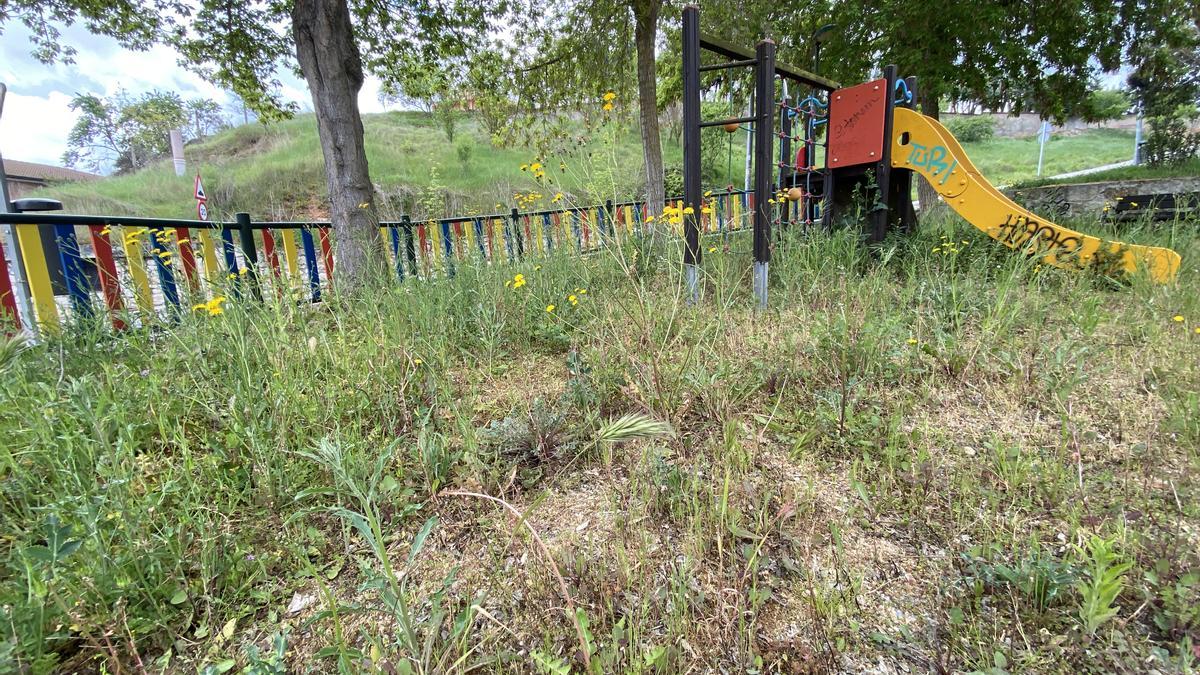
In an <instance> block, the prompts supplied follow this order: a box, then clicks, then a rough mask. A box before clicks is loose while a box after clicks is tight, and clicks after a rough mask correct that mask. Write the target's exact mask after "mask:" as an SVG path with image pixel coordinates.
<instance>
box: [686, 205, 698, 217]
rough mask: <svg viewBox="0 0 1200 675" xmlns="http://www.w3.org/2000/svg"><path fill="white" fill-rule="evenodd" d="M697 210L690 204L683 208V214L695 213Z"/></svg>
mask: <svg viewBox="0 0 1200 675" xmlns="http://www.w3.org/2000/svg"><path fill="white" fill-rule="evenodd" d="M695 212H696V209H693V208H692V207H690V206H688V207H685V208H684V209H683V215H685V216H690V215H692V214H693V213H695Z"/></svg>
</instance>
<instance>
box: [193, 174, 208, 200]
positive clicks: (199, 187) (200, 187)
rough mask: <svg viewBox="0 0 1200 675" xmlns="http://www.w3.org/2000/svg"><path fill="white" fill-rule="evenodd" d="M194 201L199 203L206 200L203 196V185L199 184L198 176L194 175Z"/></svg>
mask: <svg viewBox="0 0 1200 675" xmlns="http://www.w3.org/2000/svg"><path fill="white" fill-rule="evenodd" d="M196 199H199V200H200V201H204V200H206V199H208V197H207V196H205V194H204V184H203V183H201V182H200V174H196Z"/></svg>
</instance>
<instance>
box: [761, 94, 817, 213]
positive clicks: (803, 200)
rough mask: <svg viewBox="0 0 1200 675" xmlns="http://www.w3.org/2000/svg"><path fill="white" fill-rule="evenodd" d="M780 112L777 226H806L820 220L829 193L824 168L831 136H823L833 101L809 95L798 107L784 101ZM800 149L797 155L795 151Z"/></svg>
mask: <svg viewBox="0 0 1200 675" xmlns="http://www.w3.org/2000/svg"><path fill="white" fill-rule="evenodd" d="M775 105H776V107H777V108H778V109H779V131H778V132H777V133H776V135H777V136H778V137H779V139H780V144H779V145H780V148H779V161H778V162H777V168H778V169H779V180H778V183H777V185H778V191H777V192H776V195H775V202H776V204H777V205H779V206H780V208H778V209H776V218H775V221H774V222H775V224H776V225H782V224H783V223H787V222H800V223H803V224H804V225H805V226H809V225H812V224H813V222H814V221H818V222H819V221H820V220H821V216H822V213H823V211H824V203H825V198H826V195H827V193H828V188H829V181H828V179H827V177H828V170H827V169H826V168H824V164H825V161H824V160H825V157H826V156H827V155H828V150H829V134H827V133H821V132H823V131H824V130H825V125H826V124H828V122H829V102H828V100H824V101H823V100H821V99H820V98H817V96H815V95H809V96H806V97H805V98H803V99H801V100H800V101H798V102H797V103H795V104H794V105H793V104H792V102H791V100H790V99H788V98H784V99H782V100H779V101H776V102H775ZM793 147H798V148H799V149H798V150H797V151H796V153H795V156H794V157H793V156H791V155H792V152H791V149H792V148H793Z"/></svg>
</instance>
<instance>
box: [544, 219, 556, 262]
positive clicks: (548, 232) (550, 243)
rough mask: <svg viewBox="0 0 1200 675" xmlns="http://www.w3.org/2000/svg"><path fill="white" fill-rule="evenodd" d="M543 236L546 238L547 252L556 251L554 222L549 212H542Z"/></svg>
mask: <svg viewBox="0 0 1200 675" xmlns="http://www.w3.org/2000/svg"><path fill="white" fill-rule="evenodd" d="M542 236H543V237H545V238H546V252H547V253H554V224H553V223H552V222H551V221H550V214H549V213H543V214H542Z"/></svg>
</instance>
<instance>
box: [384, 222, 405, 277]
mask: <svg viewBox="0 0 1200 675" xmlns="http://www.w3.org/2000/svg"><path fill="white" fill-rule="evenodd" d="M388 233H389V234H391V235H392V255H394V256H395V257H396V278H398V279H400V281H404V256H402V255H400V228H398V227H396V226H395V225H391V226H389V227H388Z"/></svg>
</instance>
